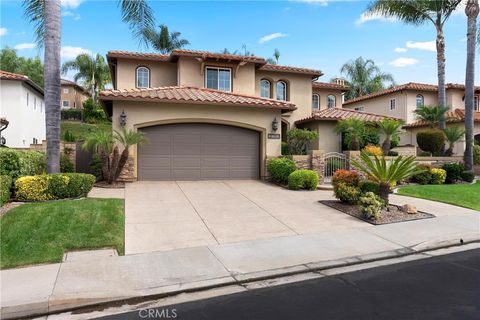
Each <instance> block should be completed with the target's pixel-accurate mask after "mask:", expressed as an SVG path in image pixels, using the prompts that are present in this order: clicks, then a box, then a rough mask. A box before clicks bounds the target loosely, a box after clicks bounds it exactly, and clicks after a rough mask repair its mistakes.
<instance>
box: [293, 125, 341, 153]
mask: <svg viewBox="0 0 480 320" xmlns="http://www.w3.org/2000/svg"><path fill="white" fill-rule="evenodd" d="M336 124H337V122H336V121H314V122H310V123H305V124H302V125H301V127H302V128H305V129H309V130H312V131H316V132H317V133H318V139H316V140H314V141H312V142H311V143H310V148H309V149H310V150H323V151H324V152H341V151H342V146H341V139H340V135H339V134H337V133H335V132H334V129H335V126H336Z"/></svg>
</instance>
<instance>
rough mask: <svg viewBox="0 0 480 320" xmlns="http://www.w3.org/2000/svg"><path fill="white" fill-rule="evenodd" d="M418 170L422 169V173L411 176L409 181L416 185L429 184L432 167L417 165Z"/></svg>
mask: <svg viewBox="0 0 480 320" xmlns="http://www.w3.org/2000/svg"><path fill="white" fill-rule="evenodd" d="M418 167H419V168H422V169H424V171H422V172H420V173H417V174H415V175H413V176H412V178H411V179H410V180H411V181H412V182H415V183H418V184H429V183H431V181H432V166H430V165H427V164H420V165H418Z"/></svg>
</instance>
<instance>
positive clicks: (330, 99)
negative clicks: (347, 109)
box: [327, 94, 337, 108]
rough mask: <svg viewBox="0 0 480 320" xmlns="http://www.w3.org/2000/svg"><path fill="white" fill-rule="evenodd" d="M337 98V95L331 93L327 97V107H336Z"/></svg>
mask: <svg viewBox="0 0 480 320" xmlns="http://www.w3.org/2000/svg"><path fill="white" fill-rule="evenodd" d="M336 100H337V99H336V98H335V96H334V95H333V94H330V95H328V97H327V107H328V108H335V106H336V105H337V101H336Z"/></svg>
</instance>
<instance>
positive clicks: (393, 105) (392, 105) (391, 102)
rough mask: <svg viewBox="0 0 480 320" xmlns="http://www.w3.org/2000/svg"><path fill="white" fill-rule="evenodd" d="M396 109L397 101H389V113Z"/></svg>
mask: <svg viewBox="0 0 480 320" xmlns="http://www.w3.org/2000/svg"><path fill="white" fill-rule="evenodd" d="M395 109H397V100H396V99H390V111H393V110H395Z"/></svg>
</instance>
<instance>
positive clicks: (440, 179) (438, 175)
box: [430, 168, 447, 184]
mask: <svg viewBox="0 0 480 320" xmlns="http://www.w3.org/2000/svg"><path fill="white" fill-rule="evenodd" d="M430 174H431V175H432V178H431V180H430V183H431V184H443V183H444V182H445V179H446V178H447V171H445V170H443V169H439V168H432V169H431V170H430Z"/></svg>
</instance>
